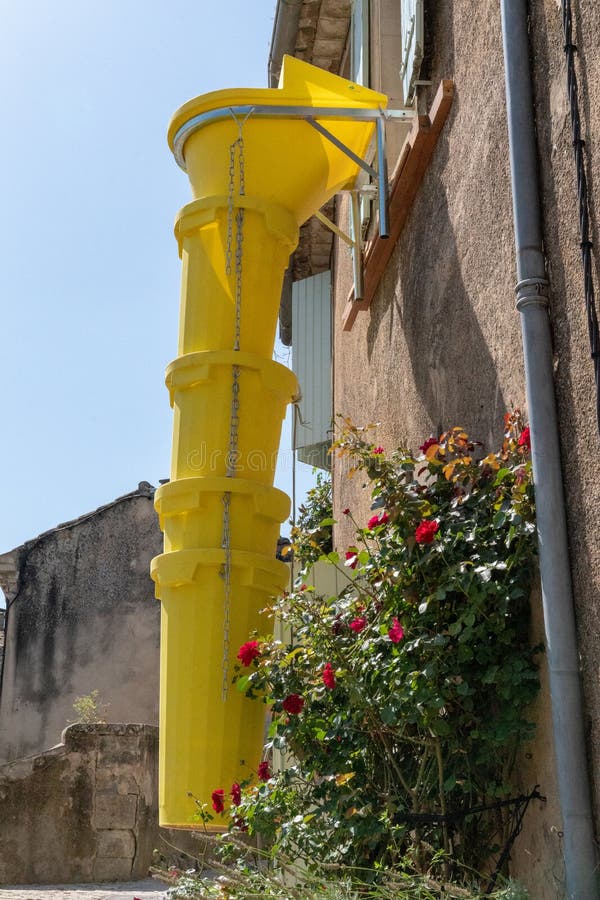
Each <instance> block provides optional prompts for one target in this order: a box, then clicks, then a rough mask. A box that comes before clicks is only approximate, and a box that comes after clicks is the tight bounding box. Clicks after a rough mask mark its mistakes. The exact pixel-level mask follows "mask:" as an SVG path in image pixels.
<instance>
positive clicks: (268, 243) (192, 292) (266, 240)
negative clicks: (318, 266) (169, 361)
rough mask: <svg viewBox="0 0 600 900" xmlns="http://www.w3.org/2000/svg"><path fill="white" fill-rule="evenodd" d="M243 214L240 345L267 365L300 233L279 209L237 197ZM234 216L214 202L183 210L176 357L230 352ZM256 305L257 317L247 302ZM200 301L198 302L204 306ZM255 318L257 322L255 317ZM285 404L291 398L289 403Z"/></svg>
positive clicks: (222, 201)
mask: <svg viewBox="0 0 600 900" xmlns="http://www.w3.org/2000/svg"><path fill="white" fill-rule="evenodd" d="M234 199H235V203H236V209H238V208H242V209H243V210H244V239H243V260H242V263H243V264H242V285H241V288H242V296H243V297H244V298H245V302H244V304H243V307H242V311H241V343H242V346H243V347H244V349H245V350H247V351H249V352H251V353H256V354H258V355H259V356H262V357H265V358H267V359H270V358H271V355H272V353H273V344H274V341H275V328H276V325H277V314H278V312H279V301H280V298H281V286H282V283H283V274H284V272H285V269H286V267H287V264H288V261H289V257H290V253H291V252H292V251H293V250H294V248H295V247H296V244H297V242H298V226H297V225H296V222H295V220H294V219H293V218H292V216H291V215H290V213H289V212H288V211H287V210H286V209H284V208H282V207H281V206H280V205H278V204H274V203H266V202H264V201H262V202H260V201H252V200H251V199H250V198H246V197H244V198H239V197H237V195H236V197H235V198H234ZM230 219H231V213H230V211H229V207H228V198H227V197H225V196H215V197H212V198H210V199H208V200H198V201H195V202H194V203H190V204H188V205H187V206H185V207H184V208H183V209H182V210H181V212H180V214H179V217H178V219H177V222H176V224H175V236H176V237H177V240H178V243H179V248H180V254H181V258H182V263H183V278H182V283H181V309H180V327H179V351H178V352H179V353H180V354H183V353H192V352H194V351H197V350H218V349H221V348H222V349H227V350H229V349H230V348H231V347H232V346H233V341H234V329H235V259H234V250H233V248H231V255H232V258H231V270H232V271H231V274H230V275H227V273H226V267H227V247H228V244H231V241H232V239H231V240H230V239H228V229H229V226H230V225H231V227H232V228H233V227H234V224H235V223H231V222H230ZM251 297H256V298H258V297H260V306H259V310H257V308H256V304H255V303H252V302H250V301H249V300H248V298H251ZM201 298H202V299H201ZM257 313H258V314H257ZM288 399H289V398H288Z"/></svg>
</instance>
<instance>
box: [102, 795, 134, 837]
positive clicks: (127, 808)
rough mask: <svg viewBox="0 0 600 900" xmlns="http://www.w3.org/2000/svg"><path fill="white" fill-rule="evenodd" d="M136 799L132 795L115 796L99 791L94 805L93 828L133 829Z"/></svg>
mask: <svg viewBox="0 0 600 900" xmlns="http://www.w3.org/2000/svg"><path fill="white" fill-rule="evenodd" d="M136 816H137V797H136V796H134V795H133V794H117V793H114V792H112V791H99V792H98V793H97V794H96V800H95V803H94V819H93V824H94V828H96V829H98V830H102V829H105V828H106V829H115V828H135V821H136Z"/></svg>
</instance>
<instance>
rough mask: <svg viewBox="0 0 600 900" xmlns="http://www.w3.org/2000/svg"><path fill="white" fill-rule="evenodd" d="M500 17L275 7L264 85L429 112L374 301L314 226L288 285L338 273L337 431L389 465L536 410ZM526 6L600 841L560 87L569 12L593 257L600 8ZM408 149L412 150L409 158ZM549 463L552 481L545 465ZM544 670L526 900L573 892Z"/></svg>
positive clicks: (343, 1) (343, 221)
mask: <svg viewBox="0 0 600 900" xmlns="http://www.w3.org/2000/svg"><path fill="white" fill-rule="evenodd" d="M509 5H510V4H500V3H498V2H496V0H481V2H477V3H472V2H467V0H435V2H433V0H429V2H427V0H424V2H419V0H403V2H401V0H370V2H369V0H354V2H351V0H304V2H299V3H297V4H296V5H294V4H291V5H289V4H285V5H284V4H283V3H279V4H278V8H277V15H276V20H275V30H274V40H273V46H272V49H271V61H270V69H271V76H272V78H275V77H276V75H277V69H278V65H279V63H280V59H281V55H282V53H284V52H288V53H292V54H294V55H296V56H298V57H300V58H302V59H305V60H306V61H308V62H312V63H313V64H315V65H319V66H322V67H324V68H328V69H329V70H331V71H334V72H336V73H338V74H341V75H343V76H345V77H348V78H350V79H354V80H358V81H360V82H362V83H364V84H368V85H369V86H370V87H373V88H374V89H376V90H381V91H382V92H384V93H386V94H387V95H388V96H389V97H390V105H391V106H393V107H399V108H401V107H403V106H406V105H407V104H408V106H409V107H410V108H412V109H414V110H415V111H416V112H417V113H418V114H419V118H417V119H416V120H413V123H412V125H411V124H410V123H409V125H404V124H396V123H389V124H388V126H387V132H388V160H387V161H388V168H389V172H390V181H391V188H392V208H391V222H390V226H391V234H392V236H391V238H390V240H389V242H388V246H387V247H385V248H383V247H382V242H381V240H378V222H377V214H376V210H375V208H374V206H373V203H372V202H371V200H370V196H371V195H370V194H369V189H368V187H367V190H366V191H365V192H363V196H362V197H361V201H360V203H361V225H362V230H363V234H364V237H365V247H364V251H363V264H364V281H365V293H364V299H363V300H361V301H357V300H355V299H354V297H355V284H354V277H353V268H352V260H351V258H350V255H349V253H348V251H347V249H346V247H345V246H344V243H343V241H341V240H340V239H339V237H337V236H333V235H332V234H331V233H329V232H327V231H326V230H324V229H323V226H322V224H321V223H320V222H317V221H315V220H313V221H311V222H309V223H307V225H305V226H304V227H303V236H302V238H301V242H300V246H299V249H298V251H297V252H296V254H295V256H294V258H293V260H292V263H291V267H290V272H291V274H292V279H295V280H296V281H298V280H300V279H304V278H307V276H315V275H318V274H319V273H321V272H323V271H329V272H330V273H331V285H332V287H331V323H332V345H331V350H332V374H331V384H332V387H333V400H332V404H331V416H332V418H333V417H334V416H335V415H336V414H343V415H344V416H348V417H350V418H351V419H352V420H353V421H354V422H355V423H356V424H358V425H362V424H366V422H376V423H379V424H378V425H377V428H376V430H375V431H374V433H373V440H374V441H375V442H376V443H377V444H380V445H382V446H383V447H385V448H386V450H392V449H394V448H395V447H396V446H398V445H399V444H400V443H401V442H406V443H407V444H408V445H409V446H413V447H415V448H416V447H418V446H419V445H420V444H421V443H422V442H423V441H424V439H426V438H428V437H429V436H430V435H438V434H440V433H441V432H442V431H443V430H445V429H447V428H449V427H452V426H454V425H460V426H462V427H463V428H465V429H466V430H467V431H468V432H469V434H470V435H471V436H472V437H473V438H475V439H478V440H481V441H483V442H484V444H485V445H487V446H488V448H489V449H490V450H492V449H494V448H495V447H497V446H498V445H499V443H500V440H501V433H502V422H503V414H504V412H505V411H506V410H507V409H511V408H514V407H519V408H521V409H523V410H525V411H526V413H527V414H528V415H529V417H530V418H533V417H532V410H530V409H527V383H526V377H525V369H524V357H523V350H522V338H521V327H520V317H519V313H518V312H517V311H516V309H515V284H516V282H517V271H516V264H515V238H514V231H513V190H512V184H511V167H510V160H509V138H508V116H507V101H506V93H505V55H504V52H503V24H502V16H501V7H505V6H509ZM513 5H514V4H513ZM284 6H286V7H290V6H291V7H292V9H291V10H290V9H289V8H287V9H284ZM525 6H526V7H527V13H528V16H529V42H530V45H529V67H527V66H526V65H525V66H524V67H523V68H524V70H525V71H526V70H527V68H528V69H529V76H530V78H531V83H532V86H533V102H534V115H535V129H536V131H535V134H536V153H537V160H538V171H537V177H538V181H539V193H540V201H541V219H542V230H543V246H544V252H545V256H546V278H547V281H548V289H547V291H548V299H549V309H548V314H549V319H550V324H551V332H552V353H553V360H552V363H553V376H554V391H555V395H556V404H557V414H558V427H559V432H560V449H561V456H562V484H563V488H564V495H565V502H566V516H567V535H568V549H569V557H570V574H571V577H572V581H573V597H574V611H575V620H576V627H577V641H578V653H579V655H580V660H581V673H582V685H583V697H584V713H583V716H584V726H585V733H586V738H587V741H586V747H585V750H586V753H587V758H588V762H589V769H590V772H591V792H592V803H593V809H594V814H595V823H596V828H597V827H598V824H599V822H600V818H599V816H600V749H599V748H600V684H599V681H598V675H597V662H596V660H597V659H598V655H599V651H600V629H599V628H598V618H599V615H600V613H599V609H600V606H599V602H598V601H599V592H600V565H599V563H600V539H599V537H598V535H599V534H600V531H599V528H598V517H599V516H600V512H599V510H600V502H599V501H600V496H599V494H600V481H599V479H598V477H597V471H596V470H597V460H598V448H599V442H600V439H599V436H598V423H597V420H596V402H597V401H596V385H595V381H594V364H593V361H592V360H591V359H590V338H589V333H588V314H587V312H586V303H585V297H586V291H585V289H584V275H583V270H582V247H581V240H582V238H581V235H580V202H579V200H578V179H577V169H576V165H575V161H574V147H573V134H572V130H571V118H572V111H573V103H572V102H571V103H570V100H571V101H574V100H575V99H576V98H575V97H574V95H573V90H572V89H571V94H569V91H568V89H567V56H566V55H565V43H566V41H565V36H564V33H563V15H564V14H565V13H566V11H567V8H570V7H572V16H573V38H572V43H573V44H575V45H576V47H577V51H576V52H575V51H572V54H573V53H575V72H576V75H577V77H578V81H579V92H578V101H579V102H578V107H579V111H580V115H581V131H582V135H581V136H582V137H583V138H584V139H585V147H584V149H583V165H584V166H585V169H586V172H587V186H588V206H589V229H590V237H591V239H592V240H593V236H594V234H595V233H596V232H597V227H598V222H597V210H596V203H595V198H596V196H597V193H598V191H597V184H598V183H599V179H600V152H599V149H598V145H597V141H596V139H595V135H597V134H598V133H600V103H599V100H600V8H599V7H598V5H597V4H595V3H594V2H592V0H574V2H573V3H572V4H565V3H562V4H561V2H559V0H530V2H529V3H528V4H523V7H525ZM419 16H422V22H420V21H418V17H419ZM412 17H416V18H414V19H413V18H412ZM421 29H422V30H421ZM415 41H416V45H415ZM509 41H510V35H509ZM411 42H412V43H411ZM567 49H568V50H569V47H567ZM411 77H412V84H411V83H410V80H411ZM440 116H441V120H440ZM411 127H412V129H413V130H412V132H409V129H410V128H411ZM419 132H421V136H420V137H419ZM407 133H408V137H407ZM419 141H421V144H419ZM427 141H428V143H427V146H425V143H426V142H427ZM424 142H425V143H424ZM415 147H417V149H418V148H419V147H421V150H420V151H419V154H418V156H415V153H414V150H415ZM411 167H412V168H411ZM580 175H581V166H580ZM402 179H404V182H403V181H402ZM398 185H400V187H398ZM395 197H396V198H397V200H398V202H397V204H396V205H394V198H395ZM348 203H349V201H348V197H347V195H342V196H339V197H338V199H337V200H336V204H335V211H334V216H335V221H336V222H337V224H338V225H339V226H340V227H342V228H343V229H346V230H347V229H348ZM390 245H391V246H390ZM584 250H585V248H584ZM589 259H591V263H590V268H589V273H588V290H587V294H588V297H589V285H590V281H591V282H592V283H594V282H596V283H597V278H598V264H597V262H596V261H595V260H594V258H593V254H591V255H590V257H589V258H588V261H589ZM328 277H329V276H328ZM293 292H294V291H293V290H292V293H293ZM297 295H298V291H297V290H296V296H297ZM288 306H289V300H288V298H287V297H286V295H285V293H284V297H283V299H282V320H283V322H284V324H285V325H286V329H285V330H282V336H285V337H287V339H288V342H289V341H290V339H291V344H292V347H293V353H294V355H300V356H302V355H303V354H305V355H306V354H308V353H310V348H307V347H303V346H301V345H299V344H298V342H299V341H300V340H301V334H302V333H303V332H302V331H300V330H298V332H297V333H296V334H294V331H293V329H292V333H291V335H290V333H289V332H290V329H289V312H288ZM304 331H306V329H304ZM322 438H323V436H322V435H321V436H320V439H322ZM315 440H316V438H315ZM534 440H535V436H534ZM307 443H310V441H309V440H307ZM535 449H536V448H535V445H534V452H535ZM540 454H541V455H540V457H539V459H540V460H541V465H542V466H543V465H545V461H544V459H543V458H542V457H543V454H542V451H541V448H540ZM332 466H333V472H332V477H333V496H334V517H335V519H336V520H337V523H338V524H337V525H336V526H335V533H334V538H335V542H336V544H337V546H338V548H339V549H340V550H343V549H344V548H345V547H347V546H348V544H349V542H351V541H352V539H353V533H352V525H351V523H350V522H348V520H347V518H346V519H345V518H344V516H343V515H341V512H342V510H343V509H345V508H346V507H350V508H351V509H352V511H353V514H354V517H355V518H356V519H357V520H358V521H362V520H364V521H366V520H367V518H368V516H369V496H368V494H367V493H365V492H364V491H362V490H361V487H360V484H359V483H357V481H356V480H355V479H354V480H351V479H348V478H346V477H345V475H344V472H343V471H342V469H341V468H340V466H339V464H338V463H337V462H336V460H335V459H334V460H333V463H332ZM538 506H539V503H538ZM533 602H534V609H533V616H534V631H535V638H536V639H537V638H539V639H542V640H543V639H544V633H543V631H544V625H543V615H542V610H541V600H540V597H539V595H536V596H534V601H533ZM542 666H543V671H542V679H543V687H542V692H541V697H540V701H539V704H538V708H537V710H536V716H537V720H538V730H537V738H536V741H535V744H534V745H533V746H532V747H530V748H527V750H526V753H525V754H524V757H523V760H522V761H521V764H520V766H519V768H520V774H521V776H522V780H523V787H531V786H533V785H534V784H540V785H541V791H542V793H543V794H545V795H546V797H547V798H548V799H547V802H546V803H545V804H542V803H539V804H536V805H535V806H536V808H532V809H531V811H530V813H529V814H528V818H527V820H526V823H525V829H524V833H523V835H522V836H521V838H520V839H519V841H518V842H517V845H516V847H515V850H514V852H513V862H512V866H513V871H514V872H515V874H517V875H518V876H519V877H520V878H522V880H523V881H524V883H525V884H526V885H528V886H529V887H530V888H531V889H532V896H534V897H548V898H555V897H560V896H564V895H565V894H564V890H565V888H564V871H563V867H562V851H563V845H562V837H563V823H562V820H561V807H560V803H559V791H558V787H557V781H556V764H555V757H554V753H553V751H552V723H551V711H550V700H549V689H548V680H547V671H546V663H545V662H544V663H543V664H542Z"/></svg>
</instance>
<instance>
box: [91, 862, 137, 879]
mask: <svg viewBox="0 0 600 900" xmlns="http://www.w3.org/2000/svg"><path fill="white" fill-rule="evenodd" d="M93 877H94V881H129V880H130V878H131V859H96V860H95V861H94V876H93Z"/></svg>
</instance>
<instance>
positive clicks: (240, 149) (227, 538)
mask: <svg viewBox="0 0 600 900" xmlns="http://www.w3.org/2000/svg"><path fill="white" fill-rule="evenodd" d="M232 115H233V113H232ZM234 118H235V116H234ZM244 121H245V120H244ZM236 122H237V126H238V132H239V133H238V137H237V139H236V140H235V141H234V142H233V143H232V144H231V146H230V147H229V193H228V197H227V243H226V249H225V271H226V274H227V275H231V263H232V258H233V221H234V216H233V209H234V197H235V174H236V156H237V169H238V175H239V196H240V197H243V196H244V195H245V192H246V179H245V171H244V135H243V127H244V122H240V121H238V120H237V119H236ZM243 249H244V210H243V208H242V207H241V206H238V208H237V212H236V215H235V324H234V338H233V349H234V350H235V351H239V349H240V340H241V325H242V258H243ZM239 410H240V367H239V366H237V365H234V366H232V382H231V415H230V419H229V446H228V450H227V472H226V475H227V478H235V473H236V468H237V456H238V433H239V424H240V416H239ZM221 547H222V549H223V550H224V551H225V560H224V563H223V566H222V570H221V577H222V579H223V583H224V603H223V662H222V668H223V680H222V686H221V693H222V698H223V700H225V699H226V698H227V693H228V690H229V650H230V632H231V491H225V493H224V494H223V537H222V541H221Z"/></svg>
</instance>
